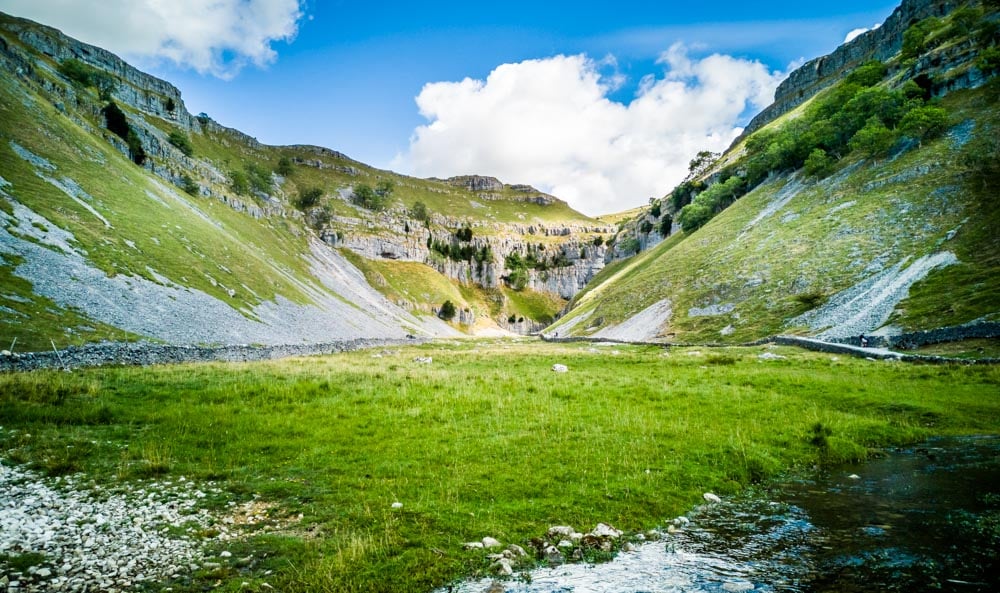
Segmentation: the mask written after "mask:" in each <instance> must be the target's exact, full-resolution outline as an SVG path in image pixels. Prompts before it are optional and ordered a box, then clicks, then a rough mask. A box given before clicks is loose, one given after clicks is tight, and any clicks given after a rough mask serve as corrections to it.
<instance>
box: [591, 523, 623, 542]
mask: <svg viewBox="0 0 1000 593" xmlns="http://www.w3.org/2000/svg"><path fill="white" fill-rule="evenodd" d="M590 533H592V534H593V535H596V536H597V537H600V538H609V539H618V538H619V537H621V536H622V532H621V531H620V530H618V529H615V528H614V527H612V526H610V525H608V524H607V523H598V524H597V527H595V528H594V530H593V531H591V532H590Z"/></svg>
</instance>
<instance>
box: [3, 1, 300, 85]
mask: <svg viewBox="0 0 1000 593" xmlns="http://www.w3.org/2000/svg"><path fill="white" fill-rule="evenodd" d="M0 10H3V11H5V12H8V13H10V14H13V15H15V16H20V17H25V18H30V19H32V20H36V21H39V22H41V23H44V24H46V25H50V26H53V27H56V28H57V29H60V30H61V31H63V32H64V33H66V34H67V35H70V36H72V37H76V38H77V39H80V40H81V41H85V42H87V43H90V44H93V45H97V46H100V47H103V48H105V49H108V50H111V51H113V52H115V53H118V54H122V55H124V56H127V57H129V58H133V59H153V60H157V59H165V60H169V61H172V62H174V63H176V64H178V65H180V66H183V67H190V68H194V69H195V70H197V71H198V72H202V73H211V74H213V75H215V76H219V77H221V78H231V77H233V76H235V75H236V73H238V72H239V71H240V69H241V68H243V67H244V66H246V65H247V64H255V65H257V66H264V65H266V64H269V63H271V62H273V61H274V60H275V58H276V57H277V54H276V53H275V51H274V49H273V48H272V47H271V44H272V43H273V42H275V41H281V40H291V39H293V38H294V37H295V35H296V33H297V32H298V22H299V20H300V19H301V18H302V16H303V11H302V5H301V3H300V0H101V1H100V2H81V1H80V0H0Z"/></svg>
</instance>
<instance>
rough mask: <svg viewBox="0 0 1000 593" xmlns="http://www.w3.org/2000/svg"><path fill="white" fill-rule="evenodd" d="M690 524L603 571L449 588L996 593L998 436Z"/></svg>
mask: <svg viewBox="0 0 1000 593" xmlns="http://www.w3.org/2000/svg"><path fill="white" fill-rule="evenodd" d="M777 501H780V502H777ZM688 517H689V518H690V519H691V524H690V525H689V526H688V527H686V528H685V529H684V530H683V531H682V532H680V533H676V534H670V535H664V536H663V539H662V540H660V541H655V542H649V543H645V544H642V545H640V546H638V548H637V549H636V551H634V552H628V553H623V554H621V555H619V556H618V558H616V559H615V560H614V561H613V562H608V563H605V564H598V565H590V564H571V565H564V566H558V567H553V568H543V569H538V570H534V571H532V572H530V573H528V574H527V575H521V577H520V579H519V578H517V577H515V578H513V579H511V580H507V581H503V582H501V583H499V584H498V583H495V582H493V581H491V580H482V581H475V582H467V583H463V584H461V585H459V586H456V587H454V589H453V590H454V591H457V592H461V593H482V592H484V591H487V590H489V591H491V592H498V591H506V592H508V593H556V592H558V593H626V592H628V593H681V592H683V593H697V592H723V591H725V592H737V591H760V592H788V593H799V592H801V593H805V592H813V591H815V592H820V591H823V592H826V591H831V592H832V591H837V592H842V593H850V592H869V591H870V592H876V591H877V592H882V591H908V592H909V591H954V592H962V593H966V592H968V593H986V592H993V591H1000V563H998V560H997V556H998V554H1000V439H998V438H989V437H980V438H955V439H947V440H945V439H940V440H935V441H932V442H929V443H927V444H924V445H922V446H919V447H914V448H910V449H905V450H900V451H894V452H892V453H890V454H888V455H887V456H886V457H885V458H883V459H878V460H875V461H871V462H868V463H865V464H863V465H857V466H845V467H840V468H836V469H833V470H830V471H827V472H825V473H823V474H821V475H819V476H817V477H815V478H814V479H811V480H809V481H802V482H795V483H790V484H786V485H783V486H782V487H781V488H780V489H778V490H777V491H776V492H775V493H773V494H771V495H770V496H767V497H764V498H750V499H743V500H736V501H725V502H723V503H721V504H712V505H706V506H702V507H699V508H698V509H695V510H694V511H693V512H692V513H690V514H689V515H688ZM501 587H502V588H501Z"/></svg>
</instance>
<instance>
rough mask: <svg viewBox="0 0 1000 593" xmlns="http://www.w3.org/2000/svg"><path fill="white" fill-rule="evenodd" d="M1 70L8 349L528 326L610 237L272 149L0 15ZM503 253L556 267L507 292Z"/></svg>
mask: <svg viewBox="0 0 1000 593" xmlns="http://www.w3.org/2000/svg"><path fill="white" fill-rule="evenodd" d="M0 63H2V66H0V112H2V117H0V221H2V226H0V276H2V278H3V281H2V286H3V289H2V290H0V313H2V315H0V342H2V343H3V344H4V347H5V348H6V347H7V344H9V343H12V342H13V341H14V340H15V339H16V340H17V342H16V346H17V348H19V349H21V350H24V349H48V348H51V347H52V343H53V342H54V343H55V344H56V345H59V346H63V345H66V344H75V343H83V342H90V341H97V340H105V339H114V340H122V339H124V340H134V339H153V340H159V341H165V342H170V343H298V342H303V341H306V342H316V341H326V340H334V339H348V338H355V337H403V336H405V335H406V334H417V335H448V334H452V333H456V331H457V330H465V331H469V330H471V329H474V328H475V327H480V326H492V327H496V325H497V321H499V322H500V323H501V324H503V325H504V326H506V327H508V328H509V329H511V330H514V331H524V332H526V331H528V330H529V329H537V328H538V327H540V326H541V325H540V324H541V323H544V322H546V321H550V320H551V319H552V316H553V315H554V314H555V313H556V312H557V311H558V310H559V309H560V308H562V307H563V306H564V303H565V300H564V299H567V298H569V297H571V296H572V295H573V294H575V293H576V292H577V291H578V290H579V289H580V288H581V287H582V286H583V285H584V284H585V283H586V281H587V280H589V279H590V278H591V277H592V276H593V275H594V274H595V273H596V272H597V270H599V269H600V267H602V266H603V264H604V252H603V250H596V249H592V250H591V251H590V253H584V250H583V248H582V245H584V244H589V243H590V242H591V241H592V238H593V236H596V234H599V233H607V232H610V230H612V229H610V228H608V227H606V226H605V225H603V224H602V223H600V222H598V221H594V220H591V219H589V218H587V217H585V216H583V215H581V214H579V213H577V212H575V211H573V210H572V209H571V208H569V207H568V206H567V204H566V203H565V202H563V201H561V200H558V199H557V198H555V197H553V196H549V195H546V194H543V193H542V192H539V191H537V190H535V189H534V188H531V187H529V186H524V185H505V184H503V183H500V182H499V181H497V180H495V179H493V178H489V177H476V176H469V177H464V178H456V179H452V180H422V179H414V178H410V177H406V176H402V175H397V174H395V173H392V172H388V171H381V170H378V169H374V168H372V167H369V166H367V165H364V164H363V163H359V162H357V161H354V160H352V159H350V158H349V157H347V156H346V155H343V154H341V153H338V152H336V151H333V150H329V149H325V148H320V147H313V146H283V147H276V146H267V145H264V144H262V143H260V142H258V141H257V140H256V139H254V138H252V137H250V136H248V135H246V134H243V133H242V132H239V131H237V130H232V129H229V128H226V127H223V126H221V125H219V124H218V123H216V122H215V121H213V120H212V119H211V118H210V117H209V116H207V115H206V114H199V115H197V116H194V115H192V114H190V113H189V112H188V111H187V110H186V108H185V105H184V101H183V99H182V97H181V95H180V92H179V91H178V90H177V89H176V88H175V87H173V86H172V85H170V84H169V83H167V82H165V81H162V80H159V79H156V78H154V77H152V76H149V75H147V74H144V73H142V72H140V71H138V70H136V69H135V68H133V67H131V66H129V65H128V64H127V63H125V62H123V61H122V60H120V59H119V58H118V57H116V56H114V55H113V54H111V53H109V52H107V51H105V50H102V49H100V48H96V47H93V46H89V45H86V44H84V43H81V42H79V41H76V40H74V39H71V38H69V37H66V36H65V35H63V34H62V33H60V32H58V31H56V30H54V29H51V28H49V27H45V26H42V25H39V24H37V23H33V22H31V21H27V20H24V19H19V18H16V17H13V16H9V15H3V14H2V13H0ZM463 229H469V230H470V231H471V232H468V234H466V232H467V231H463ZM459 236H461V237H462V238H463V239H459V238H458V237H459ZM515 251H517V252H520V253H527V252H529V251H531V252H536V253H537V254H538V260H540V261H543V262H544V261H546V260H547V261H548V262H550V263H552V264H553V265H552V266H551V267H550V268H548V267H545V266H540V267H539V268H537V269H536V268H532V269H530V270H522V271H523V272H525V278H524V281H523V282H522V283H521V284H520V285H519V286H518V287H517V288H518V290H516V291H515V290H511V289H510V288H509V287H508V283H506V282H505V281H504V280H503V278H504V277H506V276H507V275H508V274H509V273H510V270H507V269H506V268H505V265H504V264H505V258H506V256H507V255H509V254H510V253H512V252H515ZM414 265H415V266H417V267H418V268H419V270H420V272H419V273H417V274H414V273H410V272H409V270H411V269H412V268H411V266H414ZM388 277H395V278H396V279H395V280H394V282H393V283H392V284H391V285H390V284H389V283H388V282H385V281H384V279H385V278H388ZM424 286H438V287H439V288H438V289H435V290H431V289H425V288H423V287H424ZM515 293H516V294H515ZM387 296H388V297H389V298H386V297H387ZM447 298H450V299H451V300H453V302H454V303H455V304H456V305H457V307H458V309H459V311H460V315H459V316H458V317H457V318H456V319H455V320H454V322H453V323H452V324H450V325H449V324H446V323H444V322H442V321H440V320H439V319H438V318H437V317H436V315H435V312H436V310H437V309H438V308H439V307H440V306H441V304H442V302H443V300H444V299H447ZM390 299H391V300H390Z"/></svg>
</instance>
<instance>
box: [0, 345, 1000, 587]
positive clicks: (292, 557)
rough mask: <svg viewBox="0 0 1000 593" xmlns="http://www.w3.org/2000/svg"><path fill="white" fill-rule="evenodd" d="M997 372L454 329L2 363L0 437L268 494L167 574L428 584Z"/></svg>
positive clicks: (970, 391)
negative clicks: (249, 348) (255, 526)
mask: <svg viewBox="0 0 1000 593" xmlns="http://www.w3.org/2000/svg"><path fill="white" fill-rule="evenodd" d="M765 351H770V352H773V353H776V354H780V355H783V356H785V357H787V358H786V359H781V360H761V359H759V358H758V356H759V355H760V354H761V353H762V352H765ZM376 355H377V356H376ZM418 356H430V357H433V363H432V364H429V365H428V364H420V363H417V362H415V361H414V360H413V359H414V358H415V357H418ZM554 363H563V364H566V365H567V366H568V367H569V372H568V373H565V374H558V373H554V372H552V371H551V367H552V365H553V364H554ZM998 385H1000V368H998V367H996V366H959V365H946V366H920V365H909V364H901V363H887V362H872V361H867V360H861V359H848V358H844V357H839V358H838V357H833V356H830V355H826V354H818V353H811V352H805V351H800V350H797V349H794V348H783V347H774V348H771V349H768V348H767V347H758V348H725V349H700V350H696V349H683V348H677V349H670V350H667V349H663V348H659V347H654V346H646V347H640V346H620V345H616V346H600V347H594V346H591V345H589V344H545V343H540V342H537V341H533V340H519V341H499V340H495V341H486V340H476V341H473V340H463V341H456V342H436V343H431V344H427V345H422V346H414V347H407V348H403V349H400V350H393V351H386V352H383V351H380V350H367V351H360V352H353V353H347V354H342V355H336V356H327V357H311V358H299V359H288V360H282V361H273V362H264V363H250V364H199V365H178V366H163V367H154V368H106V369H90V370H78V371H75V372H73V373H72V374H69V373H64V372H55V371H53V372H34V373H22V374H6V375H0V426H2V427H3V430H2V431H0V447H2V450H3V451H5V452H4V453H3V454H2V456H3V457H4V459H5V461H4V462H5V463H25V464H28V465H29V466H32V467H35V468H36V469H38V470H40V471H42V472H44V473H46V474H48V475H60V474H66V473H75V472H84V473H86V474H87V475H88V476H90V477H92V478H93V479H95V480H96V481H98V482H100V483H103V484H114V483H119V482H122V481H128V482H137V481H138V482H141V481H144V480H149V479H153V478H156V479H179V477H180V476H185V477H186V479H189V480H190V479H194V480H196V481H199V482H211V483H213V484H214V485H215V486H217V487H221V488H222V489H223V490H224V491H226V492H229V493H230V496H231V500H233V501H237V502H242V501H247V500H250V499H252V498H253V497H259V499H260V500H261V501H263V502H265V503H267V504H268V505H269V506H270V511H269V513H270V517H271V519H272V520H274V521H275V524H276V525H280V528H279V527H275V528H274V529H272V530H260V531H251V530H248V531H247V539H246V540H245V541H242V542H241V543H239V544H236V546H237V547H236V549H235V550H234V554H235V556H241V555H246V554H250V553H253V554H254V557H255V558H256V559H257V560H255V562H254V563H253V564H251V565H250V566H249V567H243V568H237V567H235V566H230V565H228V564H226V565H223V566H222V567H221V568H218V569H214V570H203V571H201V572H199V573H197V574H196V575H195V576H194V577H193V579H191V580H185V581H183V582H174V583H164V584H163V586H164V587H167V586H169V587H173V590H174V591H194V590H204V589H205V588H207V587H212V586H213V585H216V584H217V585H218V589H217V590H221V591H237V590H249V591H263V590H266V587H264V583H265V582H266V583H268V585H270V586H273V587H275V588H276V589H277V590H280V591H395V592H399V591H430V590H431V589H433V588H435V587H438V586H442V585H445V584H447V583H449V582H452V581H454V580H455V579H457V578H460V577H462V576H469V575H475V574H485V573H486V571H487V570H488V566H489V561H488V560H487V559H486V557H485V555H486V552H484V551H481V550H480V551H475V550H472V551H464V550H463V549H462V543H463V542H468V541H477V540H480V539H481V538H483V537H484V536H492V537H495V538H497V539H499V540H500V541H501V542H503V543H504V544H505V545H506V544H508V543H518V544H521V545H523V546H527V542H528V540H529V539H530V538H532V537H538V536H542V535H543V534H544V533H545V531H546V530H547V529H548V527H549V526H551V525H561V524H569V525H573V526H575V527H577V528H578V529H581V530H588V529H591V528H593V526H594V525H595V524H596V523H598V522H607V523H611V524H613V525H615V526H616V527H618V528H619V529H623V530H626V531H627V532H638V531H642V530H646V529H649V528H653V527H656V526H660V525H663V524H664V523H665V522H666V521H668V520H669V519H671V518H672V517H674V516H676V515H678V514H680V513H684V512H686V511H687V510H688V509H690V508H691V507H692V506H693V505H695V504H697V503H698V502H699V501H700V499H701V494H702V493H703V492H706V491H713V492H716V493H718V494H720V495H730V494H734V493H736V492H737V491H740V490H741V489H744V488H746V487H748V486H750V485H752V484H754V483H760V482H766V481H767V480H769V479H772V478H774V477H776V476H778V475H779V474H783V473H785V472H789V471H808V470H810V469H811V468H813V467H814V466H815V465H817V464H825V463H836V462H839V461H843V460H849V459H861V458H865V457H866V456H868V455H870V454H871V453H872V452H873V451H874V449H876V448H878V447H884V446H887V445H893V444H901V443H908V442H915V441H917V440H920V439H923V438H925V437H928V436H931V435H944V434H986V433H992V434H996V433H998V432H1000V398H998V395H1000V388H998ZM818 425H821V426H818ZM818 435H819V436H818ZM827 435H828V436H827ZM224 502H225V501H216V502H215V503H214V504H218V505H219V506H220V508H222V507H223V505H224ZM395 502H400V503H402V505H403V506H402V508H392V505H393V503H395ZM300 513H301V514H302V519H301V520H298V519H297V517H298V515H299V514H300ZM210 535H211V534H206V536H210ZM228 546H229V549H233V544H228ZM237 552H238V553H237ZM267 571H273V572H272V573H267ZM244 582H246V583H248V584H249V585H248V586H242V583H244ZM241 586H242V589H241Z"/></svg>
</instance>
